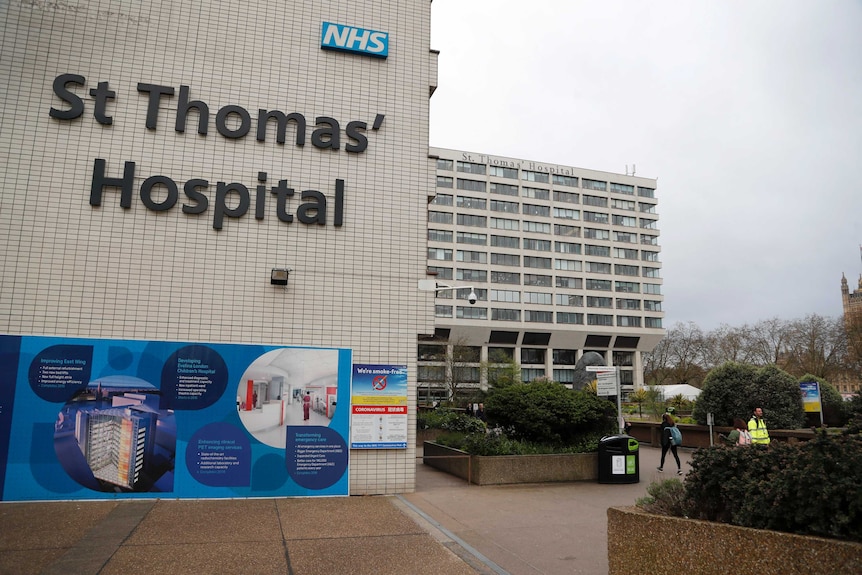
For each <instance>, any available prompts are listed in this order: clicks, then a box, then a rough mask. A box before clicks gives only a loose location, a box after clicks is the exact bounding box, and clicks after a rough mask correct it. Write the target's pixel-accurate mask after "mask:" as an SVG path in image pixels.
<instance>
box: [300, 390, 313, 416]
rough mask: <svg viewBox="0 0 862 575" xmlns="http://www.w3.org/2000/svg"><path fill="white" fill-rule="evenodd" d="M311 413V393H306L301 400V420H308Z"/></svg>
mask: <svg viewBox="0 0 862 575" xmlns="http://www.w3.org/2000/svg"><path fill="white" fill-rule="evenodd" d="M310 411H311V392H310V391H306V392H305V395H304V396H303V398H302V419H303V420H308V418H309V412H310Z"/></svg>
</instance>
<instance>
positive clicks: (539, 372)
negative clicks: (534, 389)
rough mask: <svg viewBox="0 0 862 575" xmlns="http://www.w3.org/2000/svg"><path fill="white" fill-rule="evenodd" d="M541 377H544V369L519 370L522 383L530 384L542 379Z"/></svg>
mask: <svg viewBox="0 0 862 575" xmlns="http://www.w3.org/2000/svg"><path fill="white" fill-rule="evenodd" d="M543 377H545V370H544V369H535V368H529V369H528V368H524V369H522V370H521V381H523V382H524V383H530V382H531V381H535V380H537V379H542V378H543Z"/></svg>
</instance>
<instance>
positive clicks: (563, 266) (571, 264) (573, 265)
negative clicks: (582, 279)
mask: <svg viewBox="0 0 862 575" xmlns="http://www.w3.org/2000/svg"><path fill="white" fill-rule="evenodd" d="M554 269H555V270H561V271H567V272H579V271H581V270H582V269H583V264H581V262H580V261H578V260H563V259H559V258H557V259H555V260H554Z"/></svg>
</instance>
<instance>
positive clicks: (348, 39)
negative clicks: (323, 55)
mask: <svg viewBox="0 0 862 575" xmlns="http://www.w3.org/2000/svg"><path fill="white" fill-rule="evenodd" d="M320 47H321V48H323V49H324V50H343V51H345V52H356V53H357V54H365V55H366V56H374V57H376V58H385V57H386V56H388V55H389V33H388V32H378V31H377V30H366V29H364V28H356V27H354V26H346V25H344V24H333V23H332V22H324V23H323V27H322V28H321V31H320Z"/></svg>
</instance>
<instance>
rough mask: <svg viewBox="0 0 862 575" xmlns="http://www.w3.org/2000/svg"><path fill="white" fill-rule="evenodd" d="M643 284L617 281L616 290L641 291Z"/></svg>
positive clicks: (626, 291)
mask: <svg viewBox="0 0 862 575" xmlns="http://www.w3.org/2000/svg"><path fill="white" fill-rule="evenodd" d="M640 287H641V285H640V284H639V283H634V282H616V285H615V286H614V291H616V292H620V293H640V291H641V290H640Z"/></svg>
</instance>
